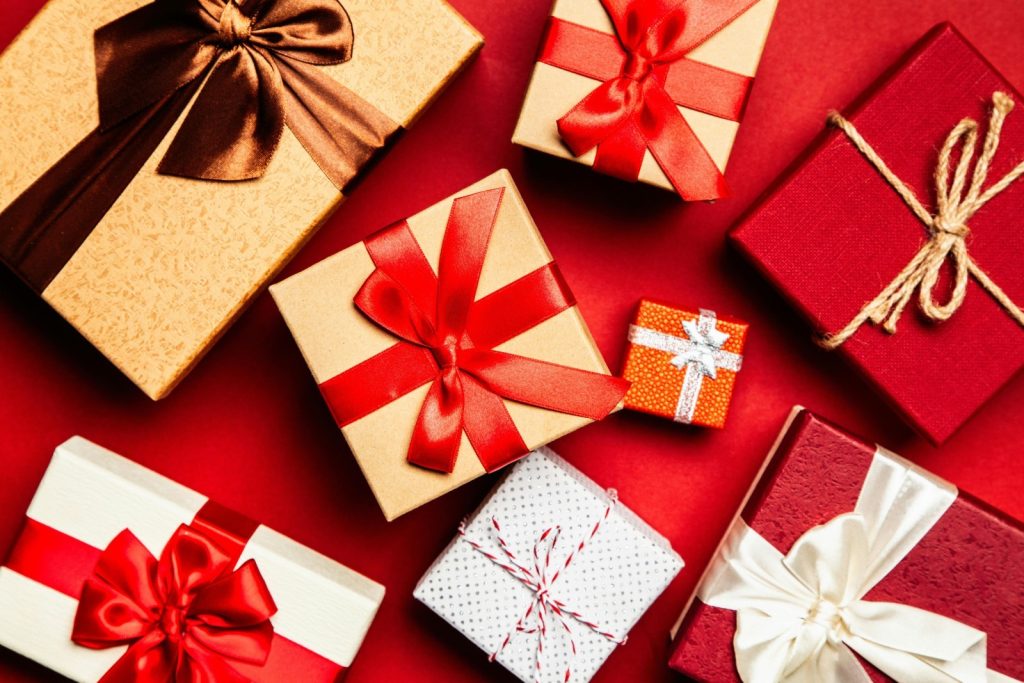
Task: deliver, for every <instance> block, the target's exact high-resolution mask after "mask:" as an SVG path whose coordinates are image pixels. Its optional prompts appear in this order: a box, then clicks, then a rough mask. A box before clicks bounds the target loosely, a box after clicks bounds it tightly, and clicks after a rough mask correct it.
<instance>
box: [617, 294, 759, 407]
mask: <svg viewBox="0 0 1024 683" xmlns="http://www.w3.org/2000/svg"><path fill="white" fill-rule="evenodd" d="M717 325H718V318H717V316H716V315H715V312H714V311H708V310H705V309H703V308H702V309H701V310H700V316H699V317H698V318H697V320H684V321H683V333H684V334H685V335H686V337H676V336H673V335H671V334H665V333H664V332H659V331H657V330H652V329H650V328H648V327H641V326H639V325H631V326H630V328H629V341H631V342H632V343H634V344H637V345H639V346H645V347H647V348H650V349H654V350H656V351H664V352H665V353H671V354H672V360H671V361H669V362H670V363H671V364H672V365H673V366H675V367H676V368H678V369H679V370H685V371H686V376H685V378H684V379H683V388H682V391H680V392H679V401H678V402H677V403H676V416H675V420H676V422H687V423H689V422H692V421H693V413H694V411H695V410H696V408H697V401H698V399H699V398H700V390H701V388H702V387H703V386H704V378H705V377H709V378H711V379H716V378H717V377H718V369H719V368H721V369H723V370H732V371H733V372H739V370H740V366H741V365H742V362H743V357H742V356H741V355H740V354H738V353H733V352H731V351H724V350H723V349H722V347H724V346H725V342H727V341H729V336H730V335H729V334H728V333H727V332H723V331H721V330H719V329H718V328H717Z"/></svg>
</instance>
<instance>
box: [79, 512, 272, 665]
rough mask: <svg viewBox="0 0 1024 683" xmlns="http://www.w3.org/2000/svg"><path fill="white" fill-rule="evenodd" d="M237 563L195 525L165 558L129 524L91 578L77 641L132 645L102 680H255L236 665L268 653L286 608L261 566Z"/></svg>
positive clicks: (179, 534) (259, 660) (181, 531)
mask: <svg viewBox="0 0 1024 683" xmlns="http://www.w3.org/2000/svg"><path fill="white" fill-rule="evenodd" d="M236 561H237V558H236V557H232V556H231V555H230V554H228V553H226V552H225V551H224V550H222V549H221V548H220V546H218V545H217V544H216V543H214V542H213V541H212V540H211V539H210V538H208V537H207V536H206V535H205V534H203V533H201V532H200V531H198V530H197V529H195V528H193V527H191V526H188V525H184V524H183V525H182V526H181V527H179V528H178V530H177V531H176V532H175V533H174V535H173V536H172V537H171V539H170V541H168V543H167V546H166V547H165V548H164V551H163V553H162V554H161V556H160V559H159V560H157V559H156V558H154V557H153V556H152V555H151V554H150V552H149V551H148V550H146V548H145V546H143V545H142V543H141V542H139V540H138V539H137V538H136V537H135V535H134V534H132V533H131V531H129V530H127V529H126V530H124V531H123V532H121V533H120V534H118V535H117V537H115V538H114V540H113V541H111V543H110V545H108V546H107V548H106V549H105V550H104V551H103V553H102V554H101V555H100V559H99V562H97V564H96V567H95V569H94V571H93V574H92V576H91V577H90V578H89V579H87V580H86V582H85V585H84V586H83V588H82V594H81V597H80V599H79V603H78V612H77V613H76V615H75V625H74V631H73V633H72V636H71V639H72V640H73V641H74V642H75V643H76V644H78V645H81V646H83V647H89V648H93V649H104V648H109V647H119V646H122V645H128V650H127V651H126V652H125V653H124V655H122V657H121V658H120V659H118V660H117V662H116V663H115V664H114V666H113V667H112V668H111V669H110V670H109V671H107V672H106V674H104V676H103V678H102V679H100V680H101V683H131V682H133V681H147V682H148V681H152V682H153V683H156V682H158V681H159V682H163V681H177V682H179V683H205V682H207V681H218V682H220V681H225V682H227V683H233V682H235V683H245V682H246V681H248V680H249V678H248V677H247V676H245V675H243V674H242V673H240V672H239V671H237V670H236V669H235V668H234V667H233V666H232V663H234V662H244V663H250V664H258V665H259V664H263V663H264V662H265V661H266V660H267V656H268V655H269V652H270V644H271V641H272V639H273V636H274V628H273V626H272V625H271V623H270V617H271V616H272V615H273V614H274V613H275V612H276V611H277V608H276V606H275V605H274V601H273V599H272V598H271V596H270V592H269V590H268V589H267V586H266V584H265V583H264V581H263V577H262V576H261V575H260V572H259V569H258V568H257V567H256V563H255V562H254V561H253V560H248V561H247V562H245V563H244V564H242V566H241V567H239V568H238V569H235V568H234V567H235V563H236Z"/></svg>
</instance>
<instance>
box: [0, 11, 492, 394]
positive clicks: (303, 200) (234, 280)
mask: <svg viewBox="0 0 1024 683" xmlns="http://www.w3.org/2000/svg"><path fill="white" fill-rule="evenodd" d="M481 44H482V39H481V37H480V35H479V34H478V33H477V32H476V31H475V30H474V29H473V28H472V27H471V26H470V25H469V24H467V23H466V22H465V21H464V20H463V19H462V17H460V16H459V15H458V14H457V13H456V12H455V11H454V10H453V9H452V8H451V7H450V6H449V5H448V4H447V3H445V2H443V0H404V1H403V2H402V3H399V4H396V3H389V2H380V0H343V1H341V2H339V0H188V1H180V2H164V1H162V0H157V1H153V2H145V1H144V0H104V1H103V2H98V1H97V2H90V1H86V0H50V1H49V2H48V3H47V4H46V5H45V6H44V7H43V9H42V10H41V11H40V12H39V14H38V15H37V16H36V17H35V19H33V21H32V22H31V23H30V24H29V25H28V27H27V28H26V29H25V30H24V31H23V32H22V33H21V34H20V35H19V36H18V38H17V39H16V40H15V41H14V42H13V43H12V44H11V45H10V47H9V48H8V49H7V50H6V51H5V52H4V53H3V55H2V56H0V73H3V74H4V76H3V78H0V120H3V122H4V125H3V126H2V127H0V169H2V170H0V261H3V262H4V263H5V264H6V265H7V266H8V267H10V268H11V269H12V270H13V271H14V272H15V273H16V274H17V275H18V276H19V277H20V278H21V279H22V280H23V281H24V282H25V283H27V285H28V286H29V287H30V288H31V289H32V290H34V291H35V292H36V293H38V294H39V295H40V296H41V297H42V298H43V299H44V300H45V301H47V302H48V303H49V304H50V305H51V306H53V308H55V309H56V310H57V311H58V312H59V313H60V314H61V315H62V316H64V318H66V319H67V320H68V321H69V322H70V323H71V324H72V325H73V326H74V327H75V328H76V329H77V330H78V331H79V332H80V333H81V334H82V335H83V336H84V337H85V338H86V339H88V340H89V341H90V342H91V343H92V344H94V345H95V346H96V347H97V348H98V349H99V350H100V351H101V352H102V353H103V354H104V355H106V356H107V357H108V358H109V359H110V360H111V361H112V362H113V363H114V365H116V366H117V367H118V368H120V370H121V371H123V372H124V373H125V374H126V375H127V376H128V377H129V378H130V379H131V380H132V381H133V382H134V383H135V384H137V385H138V386H139V387H140V388H142V390H143V391H145V392H146V393H147V394H148V395H149V396H151V397H152V398H154V399H157V398H161V397H163V396H164V395H166V394H167V393H168V392H169V391H170V390H171V389H172V388H173V387H174V386H175V385H176V384H177V383H178V382H179V381H180V380H181V379H182V377H184V375H185V374H186V373H187V372H188V371H189V369H191V368H192V367H193V366H194V365H195V363H196V362H198V360H199V358H200V357H201V356H202V354H203V353H204V352H205V351H206V350H207V349H208V348H209V347H210V346H211V345H212V344H213V342H214V341H215V340H216V339H217V338H218V337H219V336H220V335H221V333H222V332H224V330H225V329H226V328H227V326H228V325H229V324H230V323H231V322H232V321H233V320H234V319H235V318H236V317H237V316H238V315H239V313H240V312H241V310H242V309H243V308H244V306H245V305H246V304H247V303H248V302H249V301H250V300H252V299H253V297H255V295H256V294H257V293H258V292H260V291H261V289H262V288H263V287H264V286H265V285H266V284H267V282H268V281H269V280H270V279H271V278H272V277H273V276H274V274H275V273H277V272H278V271H279V270H280V269H281V268H282V267H283V266H284V265H285V264H286V263H287V262H288V260H289V259H290V258H291V257H292V256H294V254H295V253H296V252H297V251H298V250H299V248H300V247H301V246H302V245H303V244H304V243H305V242H306V240H308V239H309V238H310V237H311V236H312V234H313V232H314V231H315V230H316V229H317V228H318V227H319V226H320V225H321V224H322V223H323V221H324V220H325V219H326V218H327V217H328V216H329V215H330V213H331V212H332V211H333V210H334V209H335V208H336V207H337V206H338V205H339V203H340V202H341V201H342V199H343V198H344V196H345V195H346V194H347V193H348V191H349V188H350V187H351V185H352V182H353V181H354V180H355V179H356V178H357V176H359V174H360V173H361V171H362V170H363V169H364V168H365V167H366V166H367V164H368V163H369V162H370V161H371V160H372V159H373V158H375V157H377V156H379V153H380V152H381V151H382V150H384V149H386V148H387V147H388V146H390V145H391V144H392V142H394V141H395V140H396V139H397V138H398V137H400V136H399V133H400V132H401V131H402V130H403V129H404V128H405V127H407V126H408V125H410V124H411V123H412V122H413V121H414V120H415V119H416V117H417V116H418V115H419V114H420V113H421V112H422V110H423V109H424V108H425V107H426V106H427V105H428V104H429V103H430V102H431V101H432V100H433V99H434V97H435V96H436V95H437V94H438V93H439V91H440V90H441V89H442V88H443V86H444V85H445V84H446V83H447V82H448V81H450V80H451V78H452V77H453V76H454V75H455V74H456V73H457V72H458V71H459V70H460V68H461V67H462V66H463V65H464V64H465V63H466V62H467V61H468V59H469V57H470V56H471V55H473V54H474V53H475V52H476V51H477V49H478V48H479V47H480V46H481Z"/></svg>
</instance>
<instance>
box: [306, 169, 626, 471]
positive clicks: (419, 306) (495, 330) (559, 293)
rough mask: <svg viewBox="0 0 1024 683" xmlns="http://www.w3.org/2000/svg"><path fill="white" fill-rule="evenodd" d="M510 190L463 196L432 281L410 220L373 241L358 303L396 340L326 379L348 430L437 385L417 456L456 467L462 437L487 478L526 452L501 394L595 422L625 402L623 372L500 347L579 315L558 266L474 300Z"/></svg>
mask: <svg viewBox="0 0 1024 683" xmlns="http://www.w3.org/2000/svg"><path fill="white" fill-rule="evenodd" d="M503 193H504V191H503V190H501V189H497V190H488V191H484V192H479V193H477V194H473V195H469V196H465V197H460V198H458V199H456V200H455V202H454V204H453V206H452V210H451V214H450V216H449V219H448V224H447V228H446V230H445V235H444V240H443V242H442V246H441V258H440V265H439V268H438V274H437V275H436V276H435V274H434V271H433V269H432V268H431V266H430V264H429V263H428V261H427V259H426V257H424V255H423V252H422V251H421V250H420V247H419V245H418V244H417V242H416V239H415V238H414V237H413V235H412V232H411V231H410V230H409V226H408V225H407V224H406V223H404V222H403V223H399V224H396V225H394V226H392V227H390V228H387V229H385V230H383V231H381V232H379V233H377V234H376V235H374V236H372V237H370V238H368V239H367V240H366V241H365V245H366V249H367V251H368V252H369V254H370V257H371V258H372V259H373V262H374V264H375V266H376V270H374V272H373V274H371V275H370V277H369V278H367V280H366V282H365V283H364V284H363V286H362V288H361V289H360V290H359V293H358V294H357V295H356V297H355V305H356V306H357V307H358V308H359V310H360V311H361V312H362V313H363V315H365V316H366V317H367V318H368V319H369V320H371V321H373V322H374V323H375V324H377V325H378V326H380V327H381V328H383V329H384V330H387V331H388V332H389V333H391V334H392V335H394V336H395V337H397V338H398V339H399V341H398V343H397V344H395V345H394V346H392V347H390V348H388V349H387V350H385V351H384V352H382V353H380V354H377V355H376V356H374V357H373V358H371V359H369V360H367V361H365V362H363V363H360V364H359V365H357V366H355V367H354V368H352V369H350V370H347V371H345V372H343V373H342V374H340V375H338V376H336V377H334V378H332V379H330V380H327V381H326V382H324V383H323V384H322V385H321V387H320V388H321V391H322V392H323V394H324V397H325V399H326V400H327V403H328V405H330V407H331V411H332V412H333V414H334V417H335V419H336V420H337V422H338V424H339V425H341V426H345V425H347V424H349V423H351V422H353V421H355V420H357V419H359V418H361V417H364V416H366V415H369V414H370V413H372V412H374V411H376V410H377V409H378V408H381V407H383V406H384V405H386V404H388V403H390V402H391V401H394V400H395V399H396V398H398V397H400V396H404V395H405V394H408V393H409V392H410V391H413V390H414V389H416V388H418V387H421V386H423V385H426V384H429V385H430V386H429V389H428V391H427V395H426V398H425V399H424V401H423V405H422V407H421V409H420V413H419V416H418V418H417V420H416V426H415V428H414V431H413V435H412V441H411V443H410V445H409V451H408V460H409V462H411V463H414V464H416V465H420V466H421V467H426V468H429V469H433V470H438V471H442V472H451V471H452V470H453V468H454V467H455V461H456V458H457V456H458V450H459V445H460V443H461V440H462V434H463V432H465V434H466V436H467V437H468V438H469V441H470V443H471V444H472V446H473V449H474V450H475V451H476V453H477V456H478V457H479V459H480V462H481V463H482V464H483V465H484V467H485V468H486V469H487V470H488V471H492V470H495V469H498V468H500V467H503V466H505V465H507V464H508V463H510V462H512V461H514V460H516V459H517V458H519V457H521V456H523V455H525V454H526V453H527V452H528V450H529V449H528V448H527V446H526V444H525V443H524V442H523V439H522V436H521V435H520V434H519V430H518V429H517V428H516V426H515V424H514V423H513V422H512V418H511V416H510V415H509V413H508V410H507V408H506V407H505V405H504V402H503V399H507V400H510V401H516V402H519V403H525V404H528V405H532V406H537V407H539V408H545V409H547V410H554V411H558V412H561V413H568V414H572V415H578V416H580V417H585V418H587V419H591V420H598V419H601V418H603V417H605V416H606V415H608V414H609V413H610V412H611V411H612V410H613V409H614V408H615V406H616V405H617V404H618V402H619V401H620V400H621V399H622V397H623V396H624V395H625V392H626V389H627V387H628V384H627V383H626V382H625V381H624V380H622V379H618V378H615V377H610V376H608V375H603V374H600V373H595V372H588V371H585V370H579V369H576V368H570V367H566V366H563V365H556V364H554V363H548V362H545V361H541V360H536V359H533V358H527V357H524V356H517V355H514V354H510V353H505V352H502V351H496V350H494V347H495V346H497V345H499V344H501V343H503V342H505V341H508V340H509V339H512V338H513V337H515V336H517V335H519V334H521V333H523V332H525V331H526V330H528V329H530V328H532V327H535V326H536V325H538V324H540V323H541V322H543V321H544V320H547V319H549V318H551V317H553V316H555V315H557V314H558V313H560V312H562V311H564V310H566V309H568V308H571V307H572V306H573V305H574V304H575V301H574V299H573V298H572V293H571V292H570V291H569V289H568V287H567V286H566V285H565V283H564V282H563V281H562V278H561V275H560V274H559V273H558V270H557V269H556V268H555V266H554V264H548V265H546V266H544V267H543V268H540V269H538V270H535V271H533V272H532V273H530V274H529V275H526V276H524V277H522V278H520V279H519V280H516V281H515V282H512V283H511V284H509V285H506V286H505V287H502V288H501V289H499V290H497V291H496V292H493V293H492V294H489V295H488V296H486V297H483V298H482V299H480V300H479V301H476V300H475V299H476V291H477V284H478V282H479V280H480V272H481V269H482V268H483V263H484V257H485V255H486V253H487V247H488V244H489V242H490V238H491V233H492V231H493V229H494V224H495V221H496V220H497V215H498V209H499V207H500V206H501V201H502V197H503Z"/></svg>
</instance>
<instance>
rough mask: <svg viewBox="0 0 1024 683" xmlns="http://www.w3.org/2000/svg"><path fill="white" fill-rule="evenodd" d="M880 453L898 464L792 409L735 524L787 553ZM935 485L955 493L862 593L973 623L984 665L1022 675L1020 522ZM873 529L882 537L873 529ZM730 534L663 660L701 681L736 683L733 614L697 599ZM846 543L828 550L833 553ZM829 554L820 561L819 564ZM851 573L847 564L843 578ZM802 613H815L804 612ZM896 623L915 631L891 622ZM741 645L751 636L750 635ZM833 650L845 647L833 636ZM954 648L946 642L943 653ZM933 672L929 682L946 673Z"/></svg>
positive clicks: (849, 503)
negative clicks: (980, 636) (982, 644)
mask: <svg viewBox="0 0 1024 683" xmlns="http://www.w3.org/2000/svg"><path fill="white" fill-rule="evenodd" d="M879 454H881V455H882V456H884V457H885V458H887V459H890V460H895V461H896V462H903V461H901V460H900V459H899V458H898V456H892V455H891V454H889V453H888V452H887V451H885V450H884V449H882V448H880V447H878V446H875V445H874V444H870V443H867V442H865V441H863V440H861V439H860V438H858V437H855V436H853V435H851V434H849V433H847V432H845V431H843V430H842V429H840V428H838V427H836V426H834V425H832V424H830V423H828V422H826V421H824V420H822V419H821V418H819V417H817V416H815V415H814V414H813V413H811V412H809V411H806V410H802V409H794V411H793V414H792V415H791V416H790V419H789V422H788V423H787V425H786V426H785V427H784V428H783V431H782V433H781V434H780V435H779V440H778V441H777V442H776V445H775V447H774V448H773V449H772V452H771V453H770V454H769V456H768V458H767V459H766V461H765V466H764V469H763V472H762V474H761V475H760V477H759V480H758V481H757V482H756V483H755V484H754V487H753V489H752V492H751V494H750V496H749V497H748V500H747V502H746V503H745V504H744V506H743V508H742V510H741V511H740V513H739V515H738V516H737V520H736V521H735V522H734V530H735V529H736V528H737V527H739V526H741V525H744V524H745V525H746V526H748V527H749V528H750V529H752V530H753V531H755V532H756V533H757V534H759V535H760V536H761V537H763V538H764V540H765V541H767V542H768V543H769V544H771V546H773V547H774V548H776V549H777V550H778V552H779V553H780V554H786V553H788V552H790V549H791V548H792V547H793V546H794V545H795V544H796V542H797V540H798V539H800V537H801V536H803V535H804V534H805V532H808V531H809V530H811V529H813V528H814V527H816V526H817V525H823V524H826V523H827V522H830V521H831V520H833V519H835V518H836V517H837V516H839V515H844V514H846V513H851V512H853V511H854V508H855V507H856V506H857V502H858V498H859V497H860V496H861V492H862V490H863V489H864V488H865V486H864V485H865V481H866V478H868V477H869V472H870V471H871V470H872V468H873V467H877V465H878V463H877V462H876V460H877V459H878V456H879ZM925 476H926V477H931V478H932V479H933V480H934V481H936V482H939V481H941V480H938V478H937V477H932V475H930V474H925ZM940 485H941V486H944V487H948V488H949V490H950V491H951V493H950V494H949V495H955V500H953V501H952V504H951V505H950V506H949V507H948V509H946V510H945V512H944V513H942V514H941V517H939V519H938V521H937V522H936V523H935V524H934V525H933V526H932V527H931V528H930V529H929V530H927V532H926V533H925V535H924V536H923V537H922V538H921V540H920V541H919V542H918V543H917V544H916V546H914V547H913V548H912V549H911V550H910V552H909V553H908V554H907V555H906V556H905V557H904V559H903V560H902V561H900V562H899V563H898V564H897V565H896V566H895V568H893V569H892V570H891V571H890V572H889V573H888V574H887V575H885V576H884V578H882V579H881V580H880V581H879V582H878V583H877V584H875V585H874V587H873V588H871V589H870V590H869V591H868V592H867V593H866V594H865V595H864V600H865V601H876V602H892V603H898V604H901V605H908V606H911V607H916V608H919V609H922V610H926V611H928V612H932V613H934V614H938V615H942V616H944V617H948V618H950V619H953V620H956V621H958V622H961V623H962V624H965V625H967V626H970V627H973V628H975V629H977V630H978V631H981V632H983V633H985V634H987V654H988V660H987V667H988V668H989V669H991V670H994V671H996V672H999V673H1000V674H1003V675H1005V676H1012V677H1014V678H1015V679H1024V658H1022V657H1021V643H1022V642H1024V610H1022V609H1021V607H1022V600H1024V525H1022V524H1021V523H1020V522H1019V521H1017V520H1014V519H1012V518H1010V517H1009V516H1007V515H1005V514H1004V513H1001V512H999V511H997V510H994V509H992V508H990V507H989V506H987V505H986V504H984V503H983V502H981V501H979V500H978V499H976V498H974V497H973V496H971V495H970V494H968V493H963V492H959V493H958V492H957V491H956V489H955V488H954V487H952V486H951V485H949V484H947V483H945V482H941V484H940ZM911 488H912V486H911V482H910V481H909V480H906V479H905V480H903V482H902V486H901V487H899V490H898V493H897V495H896V496H895V498H894V500H896V501H898V502H894V503H893V505H892V507H891V508H890V509H889V510H888V511H887V512H886V514H888V515H890V516H891V517H892V518H893V519H891V520H888V521H887V526H886V527H885V528H886V529H887V530H888V531H890V532H891V531H893V529H894V528H897V527H896V526H895V523H896V521H897V520H899V518H900V516H901V514H903V511H902V510H901V509H900V508H905V509H913V508H911V507H910V506H911V505H913V502H912V501H911V502H908V500H909V497H907V496H905V494H907V492H908V490H909V489H911ZM917 509H918V510H920V507H918V508H917ZM868 512H875V510H869V511H868ZM909 528H912V527H911V526H910V525H908V524H906V523H904V524H902V525H900V526H899V527H898V529H899V530H901V531H905V530H907V529H909ZM730 533H731V532H730ZM877 534H878V536H879V537H881V536H882V535H883V533H882V532H881V531H878V532H877ZM728 540H729V534H727V536H726V539H725V540H723V542H722V545H721V546H720V547H719V550H718V552H717V553H716V558H715V559H712V562H711V565H710V566H709V569H708V570H707V571H706V572H705V574H704V576H703V577H702V579H701V582H700V583H699V584H698V588H697V591H696V594H695V596H694V597H693V598H692V601H691V603H690V605H689V606H688V608H687V609H686V610H685V611H684V612H683V617H682V619H681V623H680V626H679V629H678V632H677V634H676V640H675V644H674V652H673V654H672V656H671V660H670V664H671V666H672V668H674V669H676V670H678V671H680V672H682V673H684V674H686V675H688V676H690V677H692V678H694V679H695V680H698V681H703V682H705V683H738V681H740V677H739V673H738V672H737V665H736V658H735V653H734V640H733V639H734V636H735V635H736V629H737V616H736V614H737V613H736V612H734V611H732V610H730V609H725V608H721V607H712V606H709V605H707V604H705V603H704V602H702V601H701V599H700V597H697V596H699V595H701V594H702V590H704V589H706V588H708V587H709V585H710V583H709V581H710V578H709V577H711V576H713V575H714V569H715V567H716V561H717V559H718V557H720V556H721V555H720V554H721V553H722V552H723V551H724V549H725V548H727V547H728V545H729V544H728V543H727V541H728ZM891 540H892V539H890V541H891ZM848 549H849V548H848V547H842V548H833V552H842V551H846V550H848ZM873 551H874V552H875V555H873V559H877V554H878V552H879V551H877V549H873ZM830 559H832V558H825V559H824V560H823V564H826V565H827V564H828V562H829V560H830ZM855 573H856V572H854V571H851V575H853V574H855ZM752 611H756V610H752ZM807 619H809V620H811V619H814V617H813V615H811V614H808V615H807ZM914 623H918V622H914ZM895 630H896V631H902V632H908V631H913V630H914V629H913V628H911V629H908V628H906V627H905V626H899V627H897V629H895ZM922 630H923V632H924V633H925V635H926V636H927V637H928V638H932V639H935V638H937V637H938V635H937V633H936V632H934V631H930V630H929V629H928V628H924V627H922ZM890 631H892V629H890ZM747 642H752V640H750V639H749V636H748V638H747ZM935 642H941V641H937V640H936V641H935ZM837 647H839V648H846V647H847V646H846V645H845V643H839V644H838V645H837ZM952 652H954V647H953V646H950V647H948V648H947V652H944V653H943V654H949V653H952ZM859 662H860V663H861V664H862V665H863V666H864V668H865V670H866V671H867V675H868V677H869V678H870V680H872V681H877V682H879V683H881V682H883V681H890V680H892V679H890V678H888V677H887V676H886V675H885V674H883V673H882V672H881V671H880V670H879V669H877V668H874V667H873V666H872V665H871V664H868V663H867V662H866V661H865V660H863V659H859ZM934 674H935V675H936V676H937V678H936V679H934V680H953V679H952V678H945V677H942V676H941V675H939V674H938V672H934ZM766 675H767V674H766ZM911 680H921V679H920V678H912V679H911ZM929 680H932V679H929ZM957 680H959V679H957ZM971 680H974V679H971ZM982 680H985V678H984V673H982ZM987 680H990V681H991V680H1003V679H995V678H989V679H987Z"/></svg>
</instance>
